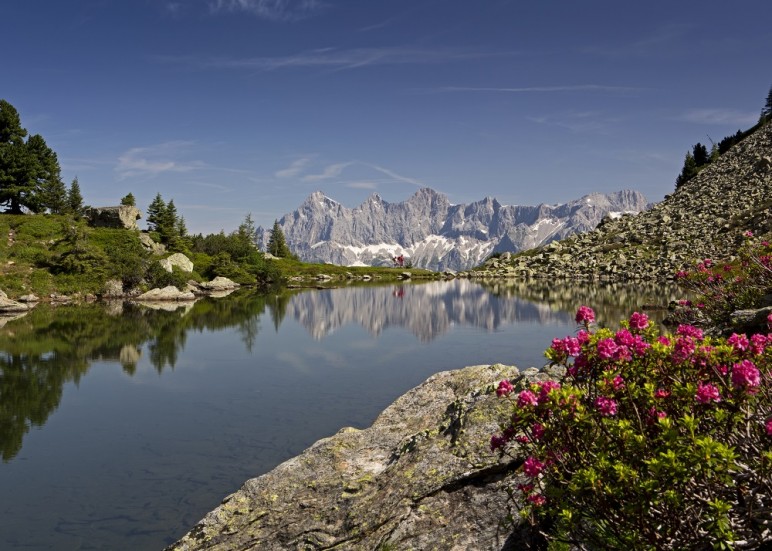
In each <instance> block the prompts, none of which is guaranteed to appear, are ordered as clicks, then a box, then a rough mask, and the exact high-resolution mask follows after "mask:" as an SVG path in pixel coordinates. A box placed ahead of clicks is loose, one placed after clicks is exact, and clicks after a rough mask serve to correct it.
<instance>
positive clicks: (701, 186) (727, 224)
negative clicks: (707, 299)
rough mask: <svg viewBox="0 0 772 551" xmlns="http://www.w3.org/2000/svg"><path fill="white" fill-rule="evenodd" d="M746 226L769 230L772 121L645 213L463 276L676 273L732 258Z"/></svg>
mask: <svg viewBox="0 0 772 551" xmlns="http://www.w3.org/2000/svg"><path fill="white" fill-rule="evenodd" d="M746 231H752V232H753V234H754V235H756V236H768V235H769V234H770V232H772V124H767V125H765V126H763V127H762V128H761V129H759V130H758V131H757V132H755V133H754V134H752V135H750V136H748V137H747V138H745V139H744V140H743V141H741V142H740V143H738V144H737V145H735V146H734V147H733V148H732V149H730V150H729V151H727V152H726V153H724V154H723V155H722V156H721V157H720V158H719V159H717V160H716V161H715V162H713V163H711V164H710V165H708V166H707V167H706V168H704V169H703V170H702V171H701V172H700V173H699V174H698V175H697V176H696V177H695V178H693V179H692V180H690V181H688V182H687V183H686V184H684V185H683V186H681V187H680V188H678V189H677V190H676V191H675V192H674V193H673V194H672V195H669V196H666V198H665V199H664V200H663V201H662V202H660V203H658V204H656V205H655V206H653V207H652V208H651V209H649V210H647V211H645V212H642V213H640V214H637V215H626V216H622V217H620V218H617V219H610V218H606V219H604V220H603V221H602V222H601V224H600V225H599V227H598V228H597V229H596V230H594V231H592V232H587V233H583V234H578V235H575V236H571V237H569V238H567V239H564V240H563V241H560V242H552V243H550V244H548V245H546V246H545V247H542V248H539V249H534V250H532V251H527V252H525V253H522V254H520V255H516V256H513V255H507V254H505V255H502V257H501V258H494V259H491V260H489V261H488V262H486V263H485V264H484V265H483V266H481V267H480V268H479V269H478V270H475V271H474V272H469V273H468V274H466V275H470V276H471V277H526V278H528V277H548V278H559V279H561V278H566V279H575V278H579V279H601V280H636V279H658V280H661V279H671V278H673V277H674V276H675V274H676V273H677V272H678V271H679V270H683V269H689V268H693V267H694V265H695V262H696V261H697V260H700V259H703V258H711V259H712V260H723V259H731V258H732V257H733V256H734V255H735V254H736V251H737V249H738V247H739V246H740V245H741V244H742V242H743V239H744V236H743V234H744V233H745V232H746Z"/></svg>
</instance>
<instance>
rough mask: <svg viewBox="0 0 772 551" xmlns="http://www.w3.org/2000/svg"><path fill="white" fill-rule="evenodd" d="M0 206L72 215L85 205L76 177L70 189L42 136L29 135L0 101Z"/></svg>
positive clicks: (16, 115) (13, 211) (13, 210)
mask: <svg viewBox="0 0 772 551" xmlns="http://www.w3.org/2000/svg"><path fill="white" fill-rule="evenodd" d="M0 206H4V207H5V212H8V213H11V214H21V213H22V212H24V209H27V210H28V211H29V212H33V213H43V212H50V213H52V214H74V215H76V216H80V215H82V214H83V212H84V210H85V207H84V205H83V196H82V195H81V192H80V185H79V184H78V179H77V178H75V179H74V180H73V181H72V183H71V184H70V186H69V188H68V187H67V186H66V185H65V184H64V182H63V181H62V178H61V169H60V167H59V160H58V159H57V157H56V153H54V151H53V150H52V149H51V148H50V147H48V144H46V141H45V140H44V139H43V136H41V135H40V134H33V135H31V136H28V132H27V129H26V128H24V127H22V125H21V119H20V117H19V113H18V111H16V108H14V106H13V105H11V104H10V103H8V102H7V101H6V100H0Z"/></svg>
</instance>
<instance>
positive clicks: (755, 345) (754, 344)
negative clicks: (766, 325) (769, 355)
mask: <svg viewBox="0 0 772 551" xmlns="http://www.w3.org/2000/svg"><path fill="white" fill-rule="evenodd" d="M766 346H767V337H766V335H762V334H761V333H756V334H754V335H751V351H752V352H753V353H754V354H756V355H757V356H760V355H761V354H763V353H764V349H765V348H766Z"/></svg>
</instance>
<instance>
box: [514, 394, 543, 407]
mask: <svg viewBox="0 0 772 551" xmlns="http://www.w3.org/2000/svg"><path fill="white" fill-rule="evenodd" d="M538 404H539V400H538V399H537V398H536V394H534V393H533V392H531V391H530V390H524V391H522V392H521V393H520V394H518V395H517V405H518V407H521V408H524V407H528V406H537V405H538Z"/></svg>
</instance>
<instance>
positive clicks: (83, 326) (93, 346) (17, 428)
mask: <svg viewBox="0 0 772 551" xmlns="http://www.w3.org/2000/svg"><path fill="white" fill-rule="evenodd" d="M678 296H679V293H678V292H677V291H676V290H675V289H671V288H664V287H659V286H651V287H646V286H642V285H640V284H639V285H636V286H635V287H624V286H608V285H607V286H605V287H601V286H592V285H589V284H584V285H572V286H563V287H556V286H552V287H550V286H546V285H545V284H541V283H530V284H524V283H494V284H490V285H487V286H483V285H480V284H476V283H472V282H469V281H453V282H433V283H424V284H406V285H390V286H356V287H347V288H340V289H329V290H306V291H298V292H294V293H289V292H286V291H283V292H281V293H280V294H270V295H261V294H258V293H256V292H253V291H240V292H237V293H234V294H233V295H230V296H228V297H224V298H219V299H204V300H200V301H198V302H196V303H195V304H194V305H192V306H186V307H179V308H176V309H174V307H172V306H170V307H169V308H171V309H172V310H171V311H168V310H165V309H153V308H150V307H146V306H139V305H132V304H128V303H126V304H123V303H115V304H108V305H102V304H90V305H83V306H59V307H56V308H52V307H50V306H48V305H40V306H38V307H37V308H36V309H35V310H33V311H32V312H30V313H29V314H27V315H26V316H23V317H21V318H18V319H13V320H9V319H7V318H0V454H1V455H2V458H3V462H2V463H0V490H1V491H0V549H24V550H33V549H41V550H42V549H57V550H86V549H116V550H120V549H127V550H129V549H130V550H138V549H149V550H152V549H159V550H160V549H162V548H163V547H164V546H166V545H168V544H169V543H172V542H173V541H175V540H176V539H177V538H179V537H180V536H182V535H183V534H184V533H185V532H186V531H187V530H189V529H190V528H192V527H193V525H194V524H195V523H196V522H197V521H198V520H199V519H200V518H201V517H202V516H203V515H204V514H205V513H206V512H207V511H209V510H211V509H213V508H214V507H216V506H217V505H218V504H219V503H220V501H221V500H222V499H223V498H224V497H225V496H226V495H227V494H229V493H231V492H233V491H235V490H237V489H238V488H239V487H240V486H241V484H242V483H243V482H244V481H245V480H247V479H248V478H251V477H254V476H257V475H259V474H262V473H264V472H266V471H268V470H270V469H271V468H273V467H274V466H276V465H277V464H278V463H280V462H281V461H284V460H285V459H288V458H289V457H292V456H293V455H296V454H298V453H299V452H301V451H302V450H303V449H305V448H306V447H308V446H309V445H310V444H312V443H313V442H314V441H316V440H317V439H319V438H322V437H325V436H329V435H331V434H333V433H335V432H336V431H338V430H339V429H340V428H341V427H344V426H354V427H360V428H362V427H366V426H368V425H370V423H371V422H372V421H373V419H374V418H375V417H376V416H377V415H378V413H379V412H380V411H381V410H383V409H384V408H385V407H386V406H387V405H388V404H390V403H391V402H392V401H393V400H394V399H395V398H396V397H397V396H399V395H401V394H402V393H404V392H405V391H407V390H408V389H410V388H412V387H413V386H415V385H417V384H419V383H420V382H421V381H423V380H424V379H426V378H427V377H429V376H430V375H432V374H433V373H436V372H438V371H443V370H447V369H456V368H460V367H464V366H467V365H474V364H485V363H488V364H489V363H496V362H501V363H507V364H513V365H517V366H519V367H521V368H525V367H529V366H537V367H541V366H542V365H543V364H544V363H545V360H544V358H543V351H544V349H545V348H546V347H547V346H548V345H549V343H550V341H551V339H552V338H553V337H563V336H565V335H567V334H569V333H573V332H574V331H575V330H576V327H575V324H574V322H573V319H572V318H573V314H574V312H575V311H576V308H577V307H578V306H579V305H581V304H588V305H591V306H592V307H594V308H595V310H596V312H597V313H598V318H599V320H601V321H607V322H608V323H609V324H615V323H616V322H617V321H618V320H619V319H621V318H623V317H626V316H627V315H629V313H630V312H632V311H633V310H635V309H638V308H640V307H641V305H644V304H666V303H667V302H668V301H669V300H670V299H672V298H677V297H678Z"/></svg>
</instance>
